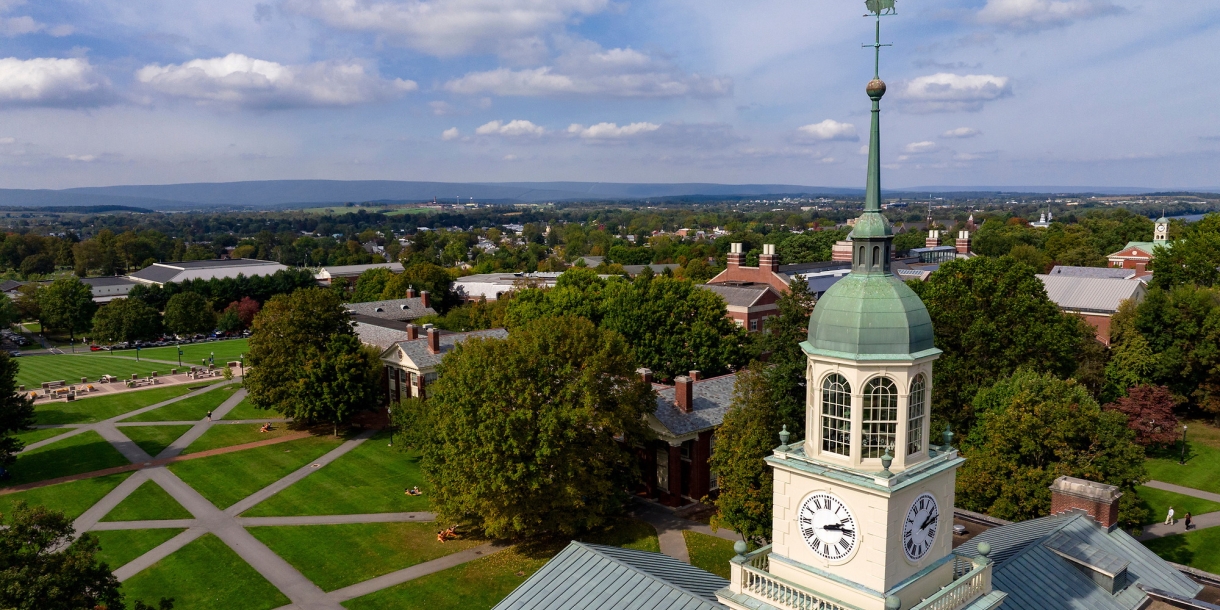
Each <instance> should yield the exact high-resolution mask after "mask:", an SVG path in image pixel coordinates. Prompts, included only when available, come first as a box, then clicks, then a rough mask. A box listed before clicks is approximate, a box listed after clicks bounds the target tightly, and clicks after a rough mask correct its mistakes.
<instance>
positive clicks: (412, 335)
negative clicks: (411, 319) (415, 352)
mask: <svg viewBox="0 0 1220 610" xmlns="http://www.w3.org/2000/svg"><path fill="white" fill-rule="evenodd" d="M418 338H419V327H418V326H416V325H414V324H410V323H408V324H407V341H414V340H416V339H418Z"/></svg>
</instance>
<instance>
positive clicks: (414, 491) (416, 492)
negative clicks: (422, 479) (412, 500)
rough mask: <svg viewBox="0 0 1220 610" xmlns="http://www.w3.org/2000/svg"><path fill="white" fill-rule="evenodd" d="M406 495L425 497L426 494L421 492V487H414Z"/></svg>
mask: <svg viewBox="0 0 1220 610" xmlns="http://www.w3.org/2000/svg"><path fill="white" fill-rule="evenodd" d="M406 494H407V495H408V496H422V495H424V492H422V491H420V490H419V487H418V486H417V487H412V488H411V489H408V490H406Z"/></svg>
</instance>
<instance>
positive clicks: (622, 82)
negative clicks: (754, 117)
mask: <svg viewBox="0 0 1220 610" xmlns="http://www.w3.org/2000/svg"><path fill="white" fill-rule="evenodd" d="M554 63H555V65H553V66H542V67H538V68H527V69H520V70H513V69H509V68H497V69H495V70H489V71H486V72H471V73H469V74H467V75H465V76H462V77H460V78H455V79H452V80H450V81H449V82H447V83H445V85H444V88H445V90H447V91H450V92H452V93H460V94H467V95H470V94H477V93H492V94H495V95H508V96H526V97H536V96H573V95H598V96H607V97H652V98H663V97H720V96H724V95H728V94H729V93H731V92H732V90H733V83H732V80H730V79H728V78H726V77H705V76H701V75H699V74H686V73H683V72H682V71H681V70H679V69H678V68H677V67H675V66H673V65H672V64H670V63H668V62H665V61H660V60H657V59H654V58H653V57H651V56H649V55H647V54H645V53H641V52H639V51H636V50H634V49H609V50H603V49H602V48H601V47H599V46H597V45H596V44H594V43H592V42H588V41H582V42H578V43H571V48H569V49H568V51H567V52H566V53H564V54H563V55H561V56H560V57H558V58H557V59H556V60H555V62H554Z"/></svg>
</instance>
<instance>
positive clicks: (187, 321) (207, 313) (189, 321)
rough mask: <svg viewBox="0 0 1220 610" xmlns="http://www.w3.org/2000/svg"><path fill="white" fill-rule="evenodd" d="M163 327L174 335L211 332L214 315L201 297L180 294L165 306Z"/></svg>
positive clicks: (190, 293)
mask: <svg viewBox="0 0 1220 610" xmlns="http://www.w3.org/2000/svg"><path fill="white" fill-rule="evenodd" d="M165 327H166V328H168V329H169V330H170V332H172V333H174V334H176V335H193V334H195V333H206V332H211V331H212V329H214V328H216V313H215V312H213V311H212V306H211V305H208V300H207V299H205V298H204V297H203V295H201V294H199V293H197V292H180V293H178V294H175V295H174V296H172V297H170V298H169V302H168V303H166V305H165Z"/></svg>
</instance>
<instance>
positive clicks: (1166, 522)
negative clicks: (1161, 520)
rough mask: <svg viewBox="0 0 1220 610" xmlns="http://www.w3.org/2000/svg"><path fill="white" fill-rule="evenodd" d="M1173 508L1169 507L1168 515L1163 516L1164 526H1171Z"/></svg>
mask: <svg viewBox="0 0 1220 610" xmlns="http://www.w3.org/2000/svg"><path fill="white" fill-rule="evenodd" d="M1173 523H1174V521H1173V507H1172V506H1170V507H1169V514H1168V515H1165V525H1173Z"/></svg>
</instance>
